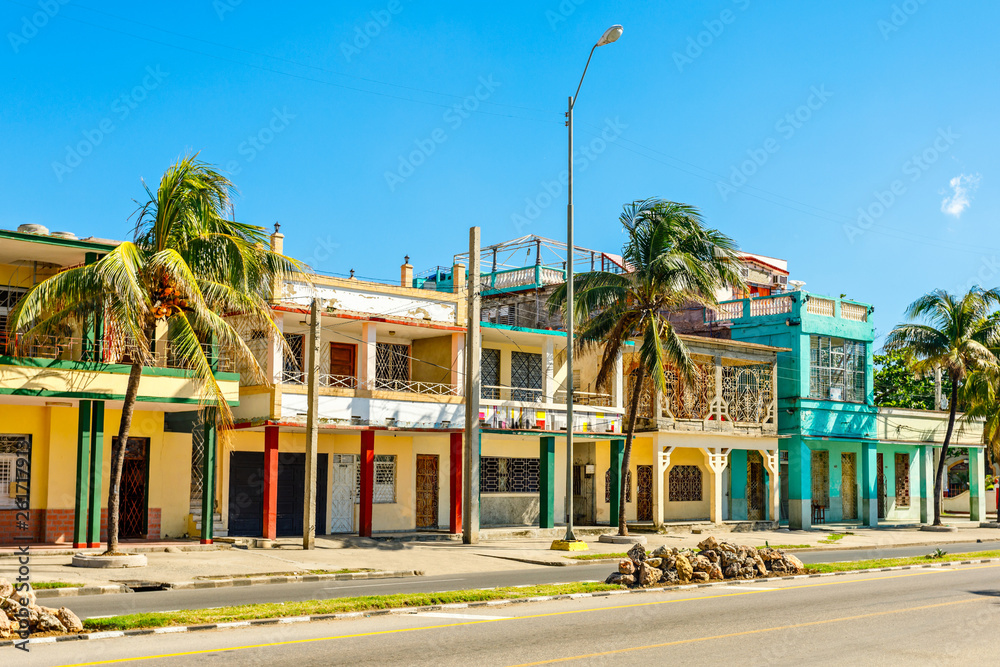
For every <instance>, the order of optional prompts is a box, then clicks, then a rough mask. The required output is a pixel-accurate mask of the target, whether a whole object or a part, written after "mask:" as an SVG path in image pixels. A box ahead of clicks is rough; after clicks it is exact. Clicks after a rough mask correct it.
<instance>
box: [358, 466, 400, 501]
mask: <svg viewBox="0 0 1000 667" xmlns="http://www.w3.org/2000/svg"><path fill="white" fill-rule="evenodd" d="M354 483H355V485H356V486H355V487H354V488H356V489H359V490H360V489H361V466H360V465H359V466H358V467H357V468H356V475H355V480H354ZM372 496H373V500H372V502H374V503H394V502H396V455H395V454H376V455H375V488H374V489H373V492H372ZM360 502H361V498H360V497H358V496H355V498H354V504H355V505H357V504H358V503H360Z"/></svg>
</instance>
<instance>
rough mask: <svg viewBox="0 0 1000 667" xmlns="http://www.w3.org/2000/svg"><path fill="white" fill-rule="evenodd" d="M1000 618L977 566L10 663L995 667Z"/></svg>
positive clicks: (240, 634) (348, 625) (179, 639)
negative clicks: (989, 665) (986, 665)
mask: <svg viewBox="0 0 1000 667" xmlns="http://www.w3.org/2000/svg"><path fill="white" fill-rule="evenodd" d="M998 622H1000V564H977V565H968V566H956V567H954V568H941V569H918V570H904V571H894V572H871V573H865V574H855V575H843V576H834V577H822V578H805V579H795V580H789V581H762V582H758V583H754V584H752V585H741V586H723V587H713V588H702V589H699V588H693V589H685V590H679V591H667V592H652V593H646V594H641V595H614V596H608V597H600V598H582V599H573V600H557V601H550V602H537V603H528V604H515V605H505V606H493V607H480V608H470V609H454V610H449V612H438V613H423V614H421V613H413V614H406V615H400V616H376V617H370V618H361V619H350V620H341V621H326V622H314V623H299V624H287V625H276V626H263V627H255V628H239V629H226V630H212V631H204V632H197V633H191V634H183V635H146V636H142V637H128V638H116V639H102V640H95V641H90V642H68V643H59V644H45V645H36V646H34V647H32V650H31V652H30V654H28V655H25V654H16V656H15V654H14V653H13V651H14V649H0V651H2V652H0V661H2V662H3V664H18V665H97V664H123V662H124V661H129V662H128V664H135V665H143V664H149V665H156V666H157V667H159V666H173V665H189V664H194V663H196V661H198V660H205V661H209V660H210V661H211V662H212V664H216V665H240V666H241V667H242V666H246V665H268V666H272V665H295V666H296V667H305V666H307V665H341V664H343V665H361V664H376V663H377V664H401V665H422V664H427V665H435V667H444V666H447V665H469V664H474V665H477V667H479V666H487V665H524V664H546V663H551V662H575V663H577V664H588V665H589V664H642V663H650V664H653V663H654V662H656V663H659V662H663V663H666V664H715V663H719V662H720V661H725V662H727V663H728V662H739V663H740V664H768V665H785V664H787V665H791V664H795V665H801V664H866V665H867V664H878V665H914V664H932V663H933V664H955V665H959V664H961V665H967V664H974V663H981V662H983V661H986V662H989V658H988V656H990V655H992V654H993V653H994V652H995V651H996V640H995V636H996V635H995V628H996V627H997V623H998ZM984 656H985V657H984ZM15 659H16V663H15V662H14V661H15ZM8 660H9V663H8Z"/></svg>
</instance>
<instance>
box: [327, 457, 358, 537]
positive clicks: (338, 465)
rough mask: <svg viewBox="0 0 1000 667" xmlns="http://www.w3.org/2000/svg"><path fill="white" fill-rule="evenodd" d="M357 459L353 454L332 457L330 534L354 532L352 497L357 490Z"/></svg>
mask: <svg viewBox="0 0 1000 667" xmlns="http://www.w3.org/2000/svg"><path fill="white" fill-rule="evenodd" d="M357 468H358V457H357V456H355V455H354V454H334V455H333V480H332V482H331V483H332V484H333V488H332V489H331V494H332V500H331V502H330V532H331V533H353V532H354V496H355V495H357V489H355V488H354V481H355V479H357V475H358V473H357Z"/></svg>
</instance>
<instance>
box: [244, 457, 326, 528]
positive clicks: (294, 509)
mask: <svg viewBox="0 0 1000 667" xmlns="http://www.w3.org/2000/svg"><path fill="white" fill-rule="evenodd" d="M326 471H327V455H326V454H318V455H317V457H316V533H317V534H319V535H323V534H326V532H327V529H326V526H327V520H326V516H327V512H326V501H325V499H326V497H327V491H326V485H327V474H326ZM305 479H306V456H305V454H297V453H291V452H282V453H281V454H280V455H279V457H278V489H277V490H278V493H277V504H276V508H277V535H278V537H292V536H296V535H301V534H302V528H303V509H304V508H303V502H304V500H305ZM263 480H264V454H263V453H262V452H232V454H230V460H229V534H230V535H231V536H233V537H260V536H261V534H262V532H263V525H264V482H263Z"/></svg>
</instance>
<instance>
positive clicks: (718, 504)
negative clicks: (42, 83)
mask: <svg viewBox="0 0 1000 667" xmlns="http://www.w3.org/2000/svg"><path fill="white" fill-rule="evenodd" d="M702 451H703V452H704V453H705V459H706V460H707V461H708V469H709V471H711V473H712V476H711V477H710V478H709V498H710V505H709V510H708V511H709V515H708V518H709V520H710V521H712V522H713V523H722V473H723V471H724V470H725V469H726V463H727V462H728V459H729V452H730V450H728V449H723V448H721V447H709V448H706V449H703V450H702Z"/></svg>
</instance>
